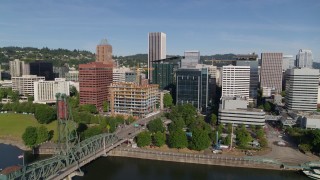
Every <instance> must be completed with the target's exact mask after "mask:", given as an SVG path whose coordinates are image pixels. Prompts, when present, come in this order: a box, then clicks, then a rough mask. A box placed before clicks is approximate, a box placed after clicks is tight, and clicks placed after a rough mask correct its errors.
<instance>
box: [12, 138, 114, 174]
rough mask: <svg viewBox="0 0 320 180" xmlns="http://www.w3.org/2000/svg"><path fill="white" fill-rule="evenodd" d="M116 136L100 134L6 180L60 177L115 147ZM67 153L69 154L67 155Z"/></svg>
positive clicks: (22, 169) (29, 166)
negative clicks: (67, 169) (101, 152)
mask: <svg viewBox="0 0 320 180" xmlns="http://www.w3.org/2000/svg"><path fill="white" fill-rule="evenodd" d="M118 140H119V139H118V137H117V136H116V135H115V134H109V133H105V134H100V135H96V136H93V137H91V138H88V139H86V140H83V141H81V142H80V143H78V144H77V145H76V146H74V147H71V148H70V150H68V151H62V152H61V153H60V154H57V155H55V156H53V157H51V158H48V159H45V160H41V161H37V162H35V163H32V164H29V165H26V166H24V167H22V168H21V169H20V170H18V171H15V172H12V173H10V174H7V176H6V179H8V180H11V179H21V180H29V179H48V178H50V176H53V175H59V174H60V173H61V172H62V171H64V170H65V169H66V168H67V167H69V166H78V168H79V170H80V166H79V163H80V162H82V161H84V160H86V159H87V157H89V156H92V155H93V154H96V153H97V152H99V151H101V150H103V149H105V148H106V147H108V146H110V145H113V143H116V142H117V141H118ZM65 152H67V153H65Z"/></svg>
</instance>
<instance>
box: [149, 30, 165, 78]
mask: <svg viewBox="0 0 320 180" xmlns="http://www.w3.org/2000/svg"><path fill="white" fill-rule="evenodd" d="M166 39H167V35H166V34H165V33H163V32H151V33H149V36H148V79H149V80H150V81H152V70H151V68H152V62H153V61H155V60H159V59H165V58H166V57H167V49H166V47H167V45H166Z"/></svg>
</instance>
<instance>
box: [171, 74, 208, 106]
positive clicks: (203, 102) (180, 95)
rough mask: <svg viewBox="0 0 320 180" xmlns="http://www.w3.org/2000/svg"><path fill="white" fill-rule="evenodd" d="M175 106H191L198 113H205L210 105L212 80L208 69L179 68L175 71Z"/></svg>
mask: <svg viewBox="0 0 320 180" xmlns="http://www.w3.org/2000/svg"><path fill="white" fill-rule="evenodd" d="M176 78H177V80H176V82H177V87H176V88H177V89H176V101H177V104H187V103H190V104H192V105H193V106H194V107H195V108H196V109H197V110H198V111H206V110H207V107H208V105H209V104H211V103H212V96H213V93H214V92H213V90H212V89H213V84H214V82H213V80H212V79H211V78H210V76H209V73H208V68H181V69H178V70H177V71H176Z"/></svg>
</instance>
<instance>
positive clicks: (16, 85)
mask: <svg viewBox="0 0 320 180" xmlns="http://www.w3.org/2000/svg"><path fill="white" fill-rule="evenodd" d="M11 80H12V90H13V91H19V94H22V95H25V96H27V95H30V96H33V93H34V82H36V81H40V80H45V77H43V76H36V75H22V76H21V77H12V78H11Z"/></svg>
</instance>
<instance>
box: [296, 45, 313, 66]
mask: <svg viewBox="0 0 320 180" xmlns="http://www.w3.org/2000/svg"><path fill="white" fill-rule="evenodd" d="M312 63H313V58H312V52H311V50H305V49H300V50H299V52H298V54H297V67H300V68H302V67H307V68H312Z"/></svg>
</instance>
